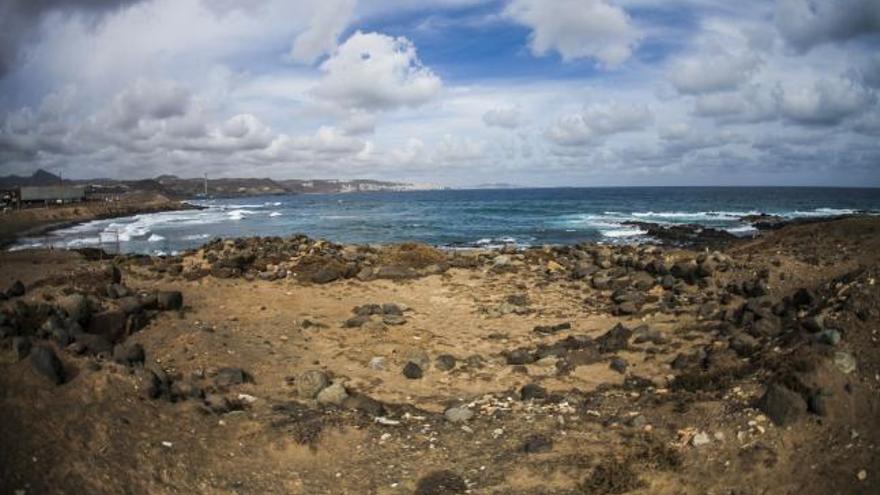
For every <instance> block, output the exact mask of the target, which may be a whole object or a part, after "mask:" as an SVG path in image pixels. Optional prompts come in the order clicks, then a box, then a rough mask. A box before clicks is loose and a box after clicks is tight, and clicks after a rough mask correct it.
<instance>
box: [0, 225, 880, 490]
mask: <svg viewBox="0 0 880 495" xmlns="http://www.w3.org/2000/svg"><path fill="white" fill-rule="evenodd" d="M675 235H676V236H677V237H679V239H677V240H675V242H673V243H672V244H675V245H674V246H672V245H667V246H662V245H661V246H615V247H612V246H600V245H593V244H584V245H578V246H567V247H547V248H534V249H528V250H525V251H516V250H503V251H449V252H444V251H438V250H436V249H433V248H430V247H427V246H423V245H418V244H406V245H397V246H386V247H367V246H339V245H335V244H332V243H329V242H326V241H316V240H312V239H308V238H306V237H303V236H294V237H290V238H269V239H266V238H263V239H239V240H229V241H215V242H212V243H210V244H207V245H205V246H203V247H202V248H201V249H199V250H197V251H193V252H189V253H185V254H183V255H181V256H179V257H169V258H150V257H142V256H128V257H122V258H116V259H106V258H105V257H104V256H103V255H102V253H99V252H96V251H82V252H57V251H21V252H14V253H3V254H2V255H0V268H2V272H3V275H4V276H3V278H2V280H4V283H5V284H6V286H5V287H3V288H4V289H5V292H4V293H3V295H2V296H0V300H2V301H0V315H2V316H0V418H2V421H0V444H2V445H3V446H4V448H3V449H2V452H0V492H2V493H17V492H16V491H19V492H18V493H302V494H318V493H326V494H336V493H352V494H365V493H376V494H394V493H406V494H410V493H416V494H454V493H487V494H523V495H525V494H554V495H562V494H614V493H668V494H679V493H695V494H696V493H700V494H702V493H714V494H722V493H723V494H728V493H736V494H759V493H800V494H813V493H815V494H819V493H853V494H855V493H877V492H880V452H878V443H880V419H878V418H880V415H878V413H880V395H878V392H880V352H878V338H880V336H878V334H877V329H878V323H880V307H878V301H880V288H878V285H877V283H876V280H877V276H878V271H880V263H878V261H880V254H878V253H880V221H878V219H876V218H871V217H854V218H846V219H839V220H835V221H829V222H824V223H810V224H803V225H790V226H785V227H782V228H779V229H776V230H773V231H771V232H767V233H765V234H764V235H762V236H760V237H758V238H757V239H755V240H748V241H745V240H733V239H722V238H720V237H718V238H716V237H714V236H712V237H711V239H710V240H709V241H707V242H697V244H698V245H699V247H687V245H691V246H692V245H693V244H694V242H695V240H694V239H692V238H690V237H692V236H690V235H689V234H688V235H684V236H681V235H678V234H677V233H676V234H675Z"/></svg>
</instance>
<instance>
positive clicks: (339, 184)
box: [278, 179, 442, 194]
mask: <svg viewBox="0 0 880 495" xmlns="http://www.w3.org/2000/svg"><path fill="white" fill-rule="evenodd" d="M278 182H279V183H280V184H281V185H283V186H284V187H285V188H287V189H288V190H289V191H290V192H295V193H302V194H308V193H324V194H331V193H351V192H373V191H425V190H433V189H442V187H440V186H436V185H433V184H410V183H408V182H386V181H379V180H369V179H355V180H337V179H315V180H300V179H290V180H282V181H278Z"/></svg>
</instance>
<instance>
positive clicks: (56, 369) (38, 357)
mask: <svg viewBox="0 0 880 495" xmlns="http://www.w3.org/2000/svg"><path fill="white" fill-rule="evenodd" d="M29 360H30V363H31V367H32V368H33V369H34V371H36V372H37V374H39V375H41V376H43V377H45V378H47V379H48V380H49V381H50V382H52V383H54V384H55V385H60V384H62V383H64V381H65V380H66V379H67V373H66V372H65V370H64V365H63V364H61V360H60V359H58V356H57V355H56V354H55V351H54V350H52V348H51V347H47V346H37V347H34V348H33V349H31V352H30V358H29Z"/></svg>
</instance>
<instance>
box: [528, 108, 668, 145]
mask: <svg viewBox="0 0 880 495" xmlns="http://www.w3.org/2000/svg"><path fill="white" fill-rule="evenodd" d="M652 120H653V115H652V113H651V110H650V109H649V108H648V107H647V106H646V105H641V104H621V103H612V104H603V105H593V106H589V107H585V108H584V109H583V111H581V112H577V113H574V114H570V115H566V116H563V117H561V118H559V119H558V120H557V121H556V122H555V123H554V124H553V125H552V126H550V127H549V128H548V129H547V130H546V132H545V134H544V135H545V136H546V137H547V139H549V140H550V141H552V142H553V143H555V144H558V145H561V146H583V145H586V144H589V143H591V142H593V141H594V140H596V139H597V138H601V137H605V136H610V135H612V134H617V133H621V132H628V131H635V130H639V129H643V128H644V127H645V126H647V125H648V124H650V123H651V121H652Z"/></svg>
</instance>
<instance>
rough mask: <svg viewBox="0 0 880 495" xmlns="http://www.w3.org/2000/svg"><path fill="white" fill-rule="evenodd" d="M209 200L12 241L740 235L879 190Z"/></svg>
mask: <svg viewBox="0 0 880 495" xmlns="http://www.w3.org/2000/svg"><path fill="white" fill-rule="evenodd" d="M194 203H197V204H200V205H203V206H206V207H208V208H207V209H206V210H201V211H181V212H168V213H157V214H151V215H138V216H134V217H129V218H122V219H113V220H101V221H95V222H90V223H87V224H83V225H79V226H76V227H73V228H69V229H64V230H60V231H56V232H54V233H52V234H51V235H48V236H43V237H41V238H33V239H26V240H24V241H23V242H22V243H21V244H20V246H26V245H47V244H52V245H55V246H67V247H76V246H89V245H104V246H105V247H107V248H110V249H113V250H115V249H116V248H117V247H118V248H119V249H120V250H122V251H124V252H151V253H155V252H166V253H167V252H173V251H179V250H181V249H186V248H192V247H196V246H198V245H200V244H202V243H204V242H206V241H207V240H209V239H211V238H215V237H240V236H276V235H278V236H284V235H289V234H293V233H304V234H307V235H309V236H312V237H321V238H326V239H329V240H332V241H334V242H340V243H378V244H381V243H392V242H403V241H411V240H414V241H422V242H426V243H429V244H434V245H441V246H497V245H501V244H505V243H515V244H518V245H538V244H569V243H576V242H580V241H600V242H638V241H640V240H644V236H643V234H644V232H642V231H640V230H639V229H638V228H636V227H633V226H628V225H624V224H623V222H625V221H627V220H641V221H649V222H658V223H669V224H674V223H699V224H702V225H706V226H711V227H718V228H723V229H727V230H729V231H731V232H733V233H736V234H738V235H750V234H751V233H753V232H754V231H753V230H752V229H751V228H750V227H749V226H748V225H747V224H745V223H743V222H742V221H740V220H739V218H740V217H741V216H743V215H747V214H753V213H760V212H764V213H771V214H779V215H782V216H786V217H792V218H794V217H812V216H827V215H835V214H844V213H852V212H855V211H864V210H867V211H871V212H880V189H848V188H774V187H768V188H711V187H682V188H670V187H661V188H651V187H639V188H577V189H574V188H573V189H515V190H462V191H424V192H388V193H360V194H333V195H299V196H265V197H254V198H244V199H228V200H221V199H217V200H209V201H194Z"/></svg>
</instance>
